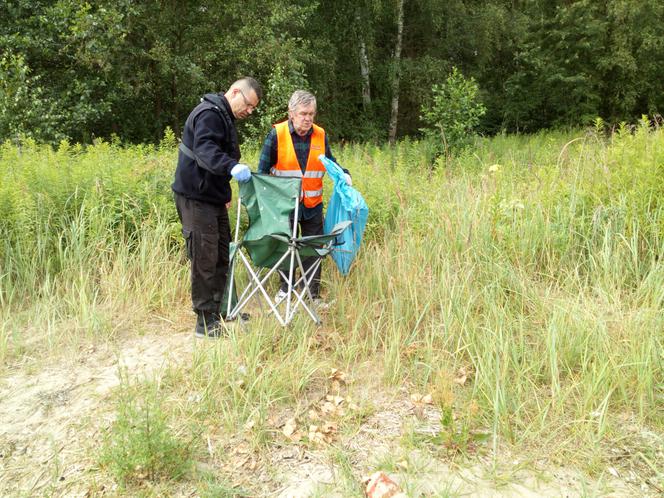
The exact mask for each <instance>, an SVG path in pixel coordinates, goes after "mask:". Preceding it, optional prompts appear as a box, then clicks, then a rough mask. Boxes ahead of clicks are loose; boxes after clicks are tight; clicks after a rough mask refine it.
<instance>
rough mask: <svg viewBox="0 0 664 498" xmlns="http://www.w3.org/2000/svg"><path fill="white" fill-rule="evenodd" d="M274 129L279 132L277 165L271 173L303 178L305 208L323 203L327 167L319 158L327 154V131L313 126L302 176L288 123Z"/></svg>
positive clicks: (275, 126)
mask: <svg viewBox="0 0 664 498" xmlns="http://www.w3.org/2000/svg"><path fill="white" fill-rule="evenodd" d="M274 128H275V130H276V131H277V164H275V165H274V166H273V167H272V168H271V169H270V173H271V174H273V175H275V176H282V177H290V178H302V197H303V200H304V206H305V207H308V208H312V207H314V206H317V205H318V204H320V203H321V202H323V176H324V175H325V166H323V163H321V162H320V161H319V160H318V156H319V155H321V154H325V130H323V128H321V127H320V126H318V125H313V132H312V133H311V142H310V147H309V156H308V158H307V166H306V168H305V170H304V174H302V169H301V168H300V163H299V162H298V160H297V155H296V154H295V146H294V145H293V138H292V137H291V134H290V129H289V127H288V121H284V122H282V123H277V124H276V125H274Z"/></svg>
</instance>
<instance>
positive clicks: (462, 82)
mask: <svg viewBox="0 0 664 498" xmlns="http://www.w3.org/2000/svg"><path fill="white" fill-rule="evenodd" d="M478 91H479V86H478V85H477V83H476V82H475V80H474V79H473V78H466V77H464V75H463V74H461V73H460V72H459V70H458V69H457V68H456V67H455V68H452V73H451V74H450V75H449V76H448V77H447V79H446V80H445V82H444V83H442V84H435V85H433V88H432V99H431V101H430V102H428V103H427V104H425V105H423V106H422V108H421V116H420V118H421V119H422V121H423V122H424V124H425V125H426V127H425V128H423V129H422V132H424V135H425V137H426V138H427V139H428V140H430V141H431V142H432V144H433V147H434V149H435V151H436V153H438V154H440V153H441V152H445V153H449V151H451V150H455V149H461V148H463V147H464V146H466V145H467V144H468V143H469V141H470V139H471V138H472V136H473V130H474V129H475V128H476V127H477V125H478V124H479V122H480V118H481V117H482V116H483V115H484V114H485V112H486V108H485V107H484V105H483V104H482V103H481V102H480V101H479V98H478Z"/></svg>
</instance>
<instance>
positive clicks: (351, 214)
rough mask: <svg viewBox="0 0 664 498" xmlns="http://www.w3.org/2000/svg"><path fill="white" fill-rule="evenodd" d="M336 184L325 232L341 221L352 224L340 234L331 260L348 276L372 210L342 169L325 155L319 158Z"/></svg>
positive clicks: (326, 218)
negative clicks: (349, 182)
mask: <svg viewBox="0 0 664 498" xmlns="http://www.w3.org/2000/svg"><path fill="white" fill-rule="evenodd" d="M318 159H319V160H320V161H321V162H322V163H323V166H325V169H326V170H327V173H328V174H329V175H330V178H332V181H333V182H334V192H333V193H332V196H331V197H330V202H329V204H328V206H327V213H326V214H325V222H324V225H323V226H324V229H325V233H329V232H330V231H331V230H332V227H334V225H336V224H337V223H339V222H340V221H352V222H353V223H352V224H351V225H350V226H349V227H348V228H347V229H346V230H344V231H343V233H342V234H341V235H339V236H338V237H337V239H336V241H335V245H334V246H333V249H332V259H333V260H334V262H335V263H336V264H337V268H338V269H339V271H340V272H341V274H342V275H348V272H349V270H350V265H351V263H352V262H353V260H354V259H355V256H356V255H357V251H359V249H360V244H361V243H362V235H363V234H364V229H365V227H366V226H367V218H368V216H369V207H368V206H367V203H366V202H365V201H364V198H363V197H362V194H360V193H359V192H358V191H357V190H355V189H354V188H353V187H351V186H349V185H348V184H347V183H346V179H345V177H344V171H343V169H341V167H340V166H339V165H338V164H337V163H335V162H334V161H332V160H331V159H328V158H327V157H325V156H324V155H323V154H321V155H320V156H318Z"/></svg>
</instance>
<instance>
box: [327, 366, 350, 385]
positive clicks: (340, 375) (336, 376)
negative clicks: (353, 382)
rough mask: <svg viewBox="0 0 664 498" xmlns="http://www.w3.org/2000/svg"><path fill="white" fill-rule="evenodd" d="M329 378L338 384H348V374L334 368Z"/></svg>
mask: <svg viewBox="0 0 664 498" xmlns="http://www.w3.org/2000/svg"><path fill="white" fill-rule="evenodd" d="M328 378H329V379H330V380H332V381H335V380H336V381H337V382H341V383H343V384H345V383H346V374H345V373H344V372H342V371H341V370H339V369H338V368H333V369H332V372H331V373H330V376H329V377H328Z"/></svg>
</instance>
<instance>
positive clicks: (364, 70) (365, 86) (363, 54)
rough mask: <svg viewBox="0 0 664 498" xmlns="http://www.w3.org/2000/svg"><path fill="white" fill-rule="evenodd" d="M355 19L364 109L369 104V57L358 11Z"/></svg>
mask: <svg viewBox="0 0 664 498" xmlns="http://www.w3.org/2000/svg"><path fill="white" fill-rule="evenodd" d="M355 20H356V21H357V28H358V37H359V43H360V47H359V48H360V75H361V76H362V105H363V106H364V110H365V111H366V110H367V109H368V108H369V106H370V105H371V85H370V83H371V81H370V78H369V57H367V44H366V42H365V41H364V33H363V31H362V20H361V18H360V13H359V12H356V13H355Z"/></svg>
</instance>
